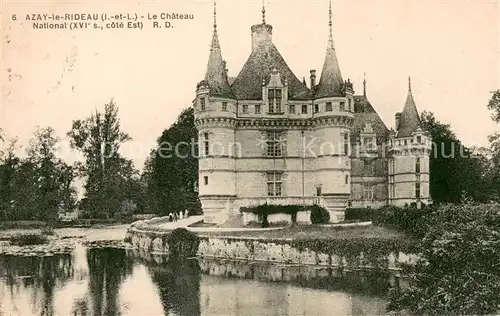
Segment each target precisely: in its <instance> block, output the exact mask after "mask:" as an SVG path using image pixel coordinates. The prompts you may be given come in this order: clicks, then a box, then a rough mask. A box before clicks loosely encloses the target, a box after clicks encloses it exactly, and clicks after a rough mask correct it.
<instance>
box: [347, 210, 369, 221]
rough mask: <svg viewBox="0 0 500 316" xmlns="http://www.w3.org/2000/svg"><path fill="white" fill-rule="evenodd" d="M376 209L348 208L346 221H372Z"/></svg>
mask: <svg viewBox="0 0 500 316" xmlns="http://www.w3.org/2000/svg"><path fill="white" fill-rule="evenodd" d="M374 212H376V210H374V209H371V208H366V207H365V208H347V209H346V210H345V217H344V219H345V220H346V221H363V222H366V221H371V220H372V219H373V215H374V214H373V213H374Z"/></svg>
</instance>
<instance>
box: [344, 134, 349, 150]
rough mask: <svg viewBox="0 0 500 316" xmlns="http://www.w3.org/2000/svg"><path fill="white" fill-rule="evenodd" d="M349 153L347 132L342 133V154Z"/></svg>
mask: <svg viewBox="0 0 500 316" xmlns="http://www.w3.org/2000/svg"><path fill="white" fill-rule="evenodd" d="M347 154H349V134H348V133H344V155H347Z"/></svg>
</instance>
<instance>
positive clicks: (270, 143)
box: [266, 131, 283, 157]
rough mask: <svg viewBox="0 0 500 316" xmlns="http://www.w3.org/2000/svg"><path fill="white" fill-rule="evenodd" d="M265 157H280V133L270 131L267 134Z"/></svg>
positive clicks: (281, 143) (281, 141) (281, 142)
mask: <svg viewBox="0 0 500 316" xmlns="http://www.w3.org/2000/svg"><path fill="white" fill-rule="evenodd" d="M266 143H267V156H268V157H281V155H282V154H283V153H282V145H283V140H282V135H281V132H277V131H270V132H267V140H266Z"/></svg>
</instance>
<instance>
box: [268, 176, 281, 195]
mask: <svg viewBox="0 0 500 316" xmlns="http://www.w3.org/2000/svg"><path fill="white" fill-rule="evenodd" d="M281 185H282V182H281V173H278V172H270V173H268V174H267V195H268V196H281V194H282V192H281V191H282V190H281Z"/></svg>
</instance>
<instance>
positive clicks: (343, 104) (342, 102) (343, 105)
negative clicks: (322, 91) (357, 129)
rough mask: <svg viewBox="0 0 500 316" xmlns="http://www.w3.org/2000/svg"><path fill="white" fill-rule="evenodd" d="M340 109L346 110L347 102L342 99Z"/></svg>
mask: <svg viewBox="0 0 500 316" xmlns="http://www.w3.org/2000/svg"><path fill="white" fill-rule="evenodd" d="M340 111H345V102H344V101H340Z"/></svg>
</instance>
